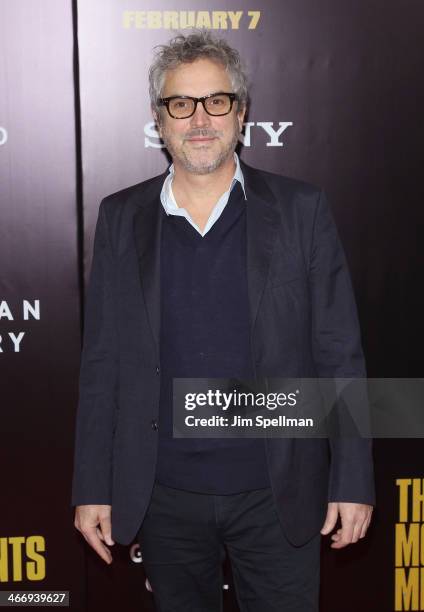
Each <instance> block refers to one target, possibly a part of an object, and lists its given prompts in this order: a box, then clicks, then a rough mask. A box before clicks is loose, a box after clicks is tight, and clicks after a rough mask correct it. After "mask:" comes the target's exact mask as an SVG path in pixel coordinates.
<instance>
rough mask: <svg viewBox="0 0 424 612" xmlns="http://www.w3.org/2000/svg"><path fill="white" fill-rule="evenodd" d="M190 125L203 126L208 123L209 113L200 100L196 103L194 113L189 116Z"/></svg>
mask: <svg viewBox="0 0 424 612" xmlns="http://www.w3.org/2000/svg"><path fill="white" fill-rule="evenodd" d="M190 119H191V121H190V123H191V125H192V126H197V127H198V126H204V125H209V124H210V115H208V113H207V112H206V111H205V109H204V108H203V104H202V103H201V102H198V103H197V106H196V110H195V111H194V114H193V115H192V116H191V117H190Z"/></svg>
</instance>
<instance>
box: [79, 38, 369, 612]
mask: <svg viewBox="0 0 424 612" xmlns="http://www.w3.org/2000/svg"><path fill="white" fill-rule="evenodd" d="M150 96H151V106H152V112H153V115H154V118H155V120H156V122H157V125H158V129H159V133H160V136H161V137H162V139H163V141H164V143H165V145H166V148H167V150H168V152H169V154H170V156H171V158H172V165H171V167H170V168H169V169H168V171H167V172H165V173H164V174H162V175H160V176H157V177H154V178H152V179H150V180H148V181H145V182H142V183H140V184H138V185H135V186H132V187H129V188H127V189H125V190H122V191H120V192H118V193H115V194H112V195H110V196H108V197H107V198H105V199H104V200H103V201H102V203H101V205H100V210H99V218H98V222H97V228H96V237H95V243H94V256H93V267H92V272H91V277H90V283H89V290H88V295H87V304H86V317H85V330H84V347H83V354H82V362H81V376H80V401H79V406H78V417H77V436H76V448H75V468H74V482H73V503H74V505H75V506H76V512H75V526H76V528H77V529H79V530H80V531H81V533H82V534H83V535H84V537H85V539H86V540H87V542H88V543H89V544H90V545H91V546H92V547H93V548H94V549H95V550H96V552H97V553H98V554H99V555H100V556H101V557H102V559H104V560H105V561H106V562H107V563H111V561H112V556H111V552H110V549H109V546H110V545H112V544H113V543H114V541H118V542H120V543H122V544H129V543H130V542H131V541H132V540H133V539H134V538H137V539H138V540H139V542H140V545H141V550H142V555H143V562H144V567H145V570H146V573H147V576H148V578H149V581H150V583H151V585H152V588H153V595H154V598H155V602H156V605H157V609H158V610H161V612H189V611H192V612H218V611H219V610H221V609H222V599H221V595H222V562H223V560H224V558H225V556H226V555H227V556H228V558H229V560H230V563H231V567H232V572H233V577H234V585H235V590H236V595H237V599H238V602H239V606H240V609H241V610H242V611H244V612H253V611H256V612H259V611H260V612H267V611H269V612H271V611H274V612H276V611H277V610H278V611H281V610H285V611H286V612H312V611H315V612H316V610H317V609H318V592H319V567H320V566H319V558H320V540H321V535H326V534H329V533H330V532H333V533H332V535H331V539H332V541H333V542H332V544H331V546H332V547H333V548H335V549H338V548H342V547H344V546H347V545H348V544H351V543H354V542H357V541H358V540H359V539H360V538H363V537H364V536H365V534H366V531H367V529H368V526H369V523H370V520H371V512H372V505H373V504H374V483H373V467H372V452H371V445H370V441H369V440H364V439H361V440H359V439H353V440H352V439H349V440H343V439H339V440H332V441H331V442H330V443H329V441H328V440H326V439H278V438H272V439H268V438H266V439H264V438H260V439H259V438H258V439H255V438H240V439H236V438H234V439H228V438H226V439H219V438H205V439H185V438H184V439H182V438H174V437H173V435H172V381H173V379H174V378H176V377H179V378H197V377H207V378H213V377H217V378H243V379H255V377H257V376H261V377H304V378H308V377H310V378H313V377H351V378H352V377H363V376H365V365H364V359H363V354H362V349H361V342H360V331H359V325H358V320H357V315H356V307H355V301H354V297H353V292H352V286H351V282H350V278H349V273H348V270H347V265H346V260H345V256H344V253H343V249H342V247H341V245H340V241H339V238H338V234H337V231H336V228H335V225H334V222H333V219H332V216H331V213H330V209H329V207H328V204H327V201H326V198H325V195H324V194H323V192H322V191H321V190H320V189H317V188H315V187H314V186H312V185H309V184H307V183H304V182H301V181H296V180H293V179H289V178H286V177H282V176H278V175H276V174H271V173H269V172H264V171H261V170H257V169H254V168H252V167H250V166H248V165H247V164H245V163H243V162H242V161H241V160H240V159H239V158H238V156H237V155H236V153H235V148H236V145H237V142H238V139H239V136H240V132H241V129H242V126H243V120H244V117H245V113H246V106H247V85H246V76H245V73H244V71H243V68H242V66H241V62H240V57H239V54H238V52H237V51H236V50H235V49H233V48H231V47H230V46H229V45H228V44H227V43H226V42H225V41H224V40H219V39H216V38H215V37H214V36H212V35H211V34H210V33H208V32H195V33H193V34H190V35H188V36H177V37H176V38H174V39H173V40H171V41H170V43H169V44H168V45H164V46H162V47H160V48H159V51H158V53H157V55H156V58H155V60H154V62H153V65H152V66H151V69H150ZM339 518H340V519H341V527H340V528H338V529H336V523H337V520H338V519H339ZM112 538H113V539H112Z"/></svg>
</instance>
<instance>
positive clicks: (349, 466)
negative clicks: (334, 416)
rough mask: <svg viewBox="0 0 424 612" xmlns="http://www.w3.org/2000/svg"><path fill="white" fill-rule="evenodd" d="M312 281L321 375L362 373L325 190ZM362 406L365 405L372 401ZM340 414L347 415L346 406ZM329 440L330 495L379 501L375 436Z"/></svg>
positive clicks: (319, 209) (316, 231)
mask: <svg viewBox="0 0 424 612" xmlns="http://www.w3.org/2000/svg"><path fill="white" fill-rule="evenodd" d="M309 282H310V291H311V302H312V350H313V357H314V362H315V365H316V369H317V374H318V377H319V378H362V379H364V378H365V377H366V368H365V360H364V355H363V352H362V346H361V334H360V328H359V322H358V316H357V310H356V304H355V298H354V293H353V288H352V284H351V280H350V275H349V271H348V266H347V262H346V258H345V254H344V251H343V248H342V245H341V242H340V240H339V236H338V233H337V229H336V225H335V223H334V220H333V218H332V215H331V211H330V208H329V206H328V202H327V199H326V197H325V194H324V193H323V192H321V193H320V195H319V199H318V204H317V207H316V211H315V220H314V228H313V238H312V245H311V251H310V266H309ZM366 398H367V396H366V393H365V400H366ZM361 409H362V410H366V411H367V410H368V406H361ZM338 418H341V419H343V418H344V417H343V413H342V412H340V413H339V415H338ZM329 441H330V448H331V466H330V483H329V492H328V500H329V501H337V502H341V501H346V502H357V503H368V504H375V491H374V472H373V459H372V441H371V439H370V438H365V437H360V436H359V435H358V436H352V435H351V436H336V437H331V436H330V438H329Z"/></svg>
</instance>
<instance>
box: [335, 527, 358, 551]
mask: <svg viewBox="0 0 424 612" xmlns="http://www.w3.org/2000/svg"><path fill="white" fill-rule="evenodd" d="M353 529H354V523H353V522H352V521H348V520H345V521H343V520H342V527H341V529H339V530H338V531H337V533H336V534H334V536H336V537H334V536H332V540H333V544H331V548H344V547H345V546H347V545H348V544H350V543H351V542H352V538H353Z"/></svg>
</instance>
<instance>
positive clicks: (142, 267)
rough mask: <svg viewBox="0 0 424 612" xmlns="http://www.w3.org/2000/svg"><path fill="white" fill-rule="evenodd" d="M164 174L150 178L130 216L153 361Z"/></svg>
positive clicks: (156, 339) (157, 330)
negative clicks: (133, 212)
mask: <svg viewBox="0 0 424 612" xmlns="http://www.w3.org/2000/svg"><path fill="white" fill-rule="evenodd" d="M167 173H168V170H166V171H165V172H164V173H163V174H161V175H160V176H157V177H155V178H154V179H153V181H152V183H151V185H149V188H148V190H147V191H146V192H145V193H144V194H143V196H142V197H143V202H142V203H141V205H140V210H139V211H138V212H137V213H136V214H135V216H134V237H135V245H136V250H137V258H138V267H139V274H140V282H141V288H142V291H143V295H144V303H145V306H146V310H147V316H148V319H149V323H150V327H151V330H152V335H153V340H154V343H155V348H156V359H157V363H159V354H160V353H159V347H160V344H159V337H160V336H159V335H160V236H161V227H162V216H163V214H165V211H163V207H162V204H161V202H160V192H161V189H162V184H163V181H164V180H165V177H166V175H167Z"/></svg>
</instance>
